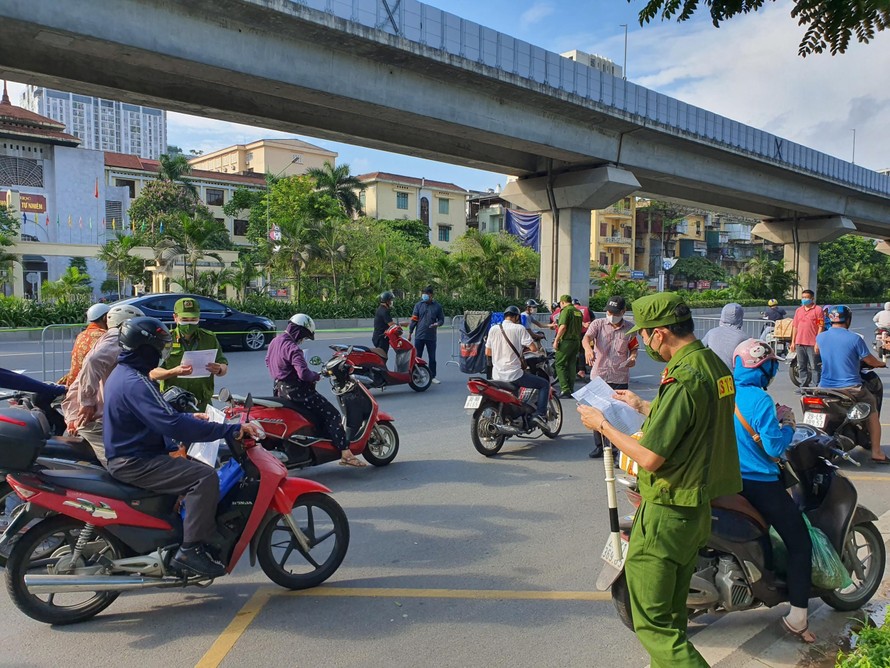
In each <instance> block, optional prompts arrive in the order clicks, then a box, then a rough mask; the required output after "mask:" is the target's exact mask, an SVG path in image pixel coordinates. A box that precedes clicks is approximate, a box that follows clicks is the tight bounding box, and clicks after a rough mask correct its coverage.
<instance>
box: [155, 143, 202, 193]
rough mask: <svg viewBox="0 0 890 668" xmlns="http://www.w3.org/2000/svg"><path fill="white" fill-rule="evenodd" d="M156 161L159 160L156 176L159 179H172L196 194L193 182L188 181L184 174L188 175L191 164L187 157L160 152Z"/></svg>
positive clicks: (196, 190)
mask: <svg viewBox="0 0 890 668" xmlns="http://www.w3.org/2000/svg"><path fill="white" fill-rule="evenodd" d="M158 162H160V168H159V169H158V178H159V179H160V180H161V181H172V182H173V183H179V184H181V185H182V186H184V187H185V189H186V190H188V191H189V192H190V193H192V194H193V195H196V196H197V194H198V189H197V188H195V184H193V183H192V182H191V181H189V180H188V179H187V178H186V176H188V175H189V174H190V173H191V171H192V166H191V165H190V164H189V161H188V159H187V158H186V157H185V156H184V155H182V154H179V155H174V156H169V155H167V154H166V153H162V154H161V155H160V156H159V157H158Z"/></svg>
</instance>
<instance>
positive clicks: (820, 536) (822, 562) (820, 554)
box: [769, 515, 853, 590]
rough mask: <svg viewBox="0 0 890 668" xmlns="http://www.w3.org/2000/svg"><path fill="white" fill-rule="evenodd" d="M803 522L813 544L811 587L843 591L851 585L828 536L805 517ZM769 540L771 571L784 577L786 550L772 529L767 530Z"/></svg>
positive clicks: (786, 570)
mask: <svg viewBox="0 0 890 668" xmlns="http://www.w3.org/2000/svg"><path fill="white" fill-rule="evenodd" d="M803 521H804V522H806V525H807V530H808V531H809V532H810V541H811V542H812V543H813V575H812V583H813V586H814V587H816V588H817V589H828V590H833V589H845V588H846V587H849V586H850V585H852V584H853V581H852V580H851V579H850V574H849V573H848V572H847V569H846V568H845V567H844V564H843V562H842V561H841V558H840V557H839V556H838V555H837V552H835V551H834V548H833V547H832V546H831V543H830V542H829V540H828V536H826V535H825V533H824V532H823V531H822V530H821V529H819V528H818V527H814V526H813V525H812V524H810V520H809V519H808V518H807V516H806V515H804V516H803ZM769 538H770V543H771V544H772V547H773V570H775V572H776V574H778V575H781V576H785V575H786V574H787V573H788V548H786V547H785V543H784V542H783V541H782V539H781V538H780V537H779V534H777V533H776V530H775V529H774V528H773V527H770V528H769Z"/></svg>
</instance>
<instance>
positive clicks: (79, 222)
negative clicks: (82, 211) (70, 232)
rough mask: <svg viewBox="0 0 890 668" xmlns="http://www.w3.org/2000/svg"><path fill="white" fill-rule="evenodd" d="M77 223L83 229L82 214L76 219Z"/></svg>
mask: <svg viewBox="0 0 890 668" xmlns="http://www.w3.org/2000/svg"><path fill="white" fill-rule="evenodd" d="M77 224H78V225H79V226H80V229H83V216H80V217H79V218H78V219H77Z"/></svg>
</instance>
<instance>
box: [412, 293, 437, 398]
mask: <svg viewBox="0 0 890 668" xmlns="http://www.w3.org/2000/svg"><path fill="white" fill-rule="evenodd" d="M444 324H445V312H444V311H443V310H442V305H441V304H440V303H439V302H437V301H436V300H435V299H433V286H432V285H428V286H426V287H425V288H424V289H423V293H422V294H421V295H420V301H419V302H417V303H416V304H415V305H414V311H413V312H412V313H411V324H410V325H409V326H408V340H409V341H410V340H411V337H412V336H413V335H414V333H415V331H416V332H417V339H416V341H417V343H416V346H417V355H418V356H423V351H424V349H426V351H427V362H429V363H430V374H431V375H432V377H433V383H435V384H436V385H438V384H439V383H440V382H441V381H440V380H439V379H438V378H436V335H437V333H438V331H439V327H441V326H442V325H444Z"/></svg>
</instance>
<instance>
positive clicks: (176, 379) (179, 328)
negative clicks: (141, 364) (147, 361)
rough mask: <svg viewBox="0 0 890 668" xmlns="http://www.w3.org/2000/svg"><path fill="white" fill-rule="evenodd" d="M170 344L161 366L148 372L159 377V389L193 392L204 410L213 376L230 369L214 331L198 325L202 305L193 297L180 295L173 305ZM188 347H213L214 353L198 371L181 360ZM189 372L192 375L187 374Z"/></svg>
mask: <svg viewBox="0 0 890 668" xmlns="http://www.w3.org/2000/svg"><path fill="white" fill-rule="evenodd" d="M173 320H174V322H175V323H176V327H174V328H173V331H172V332H171V334H172V335H173V348H172V350H171V352H170V357H168V358H167V361H166V362H164V365H163V368H161V369H155V370H154V371H152V372H151V379H152V380H159V381H161V391H162V392H163V391H166V390H169V389H170V388H171V387H174V386H175V387H181V388H182V389H183V390H185V391H186V392H191V393H192V394H194V395H195V397H196V399H197V404H198V411H199V412H203V411H204V410H205V409H206V408H207V404H209V403H210V400H211V399H212V398H213V377H214V376H225V375H226V372H227V371H228V370H229V361H228V360H227V359H226V356H225V355H223V351H222V346H220V345H219V341H217V339H216V334H214V333H213V332H210V331H207V330H206V329H201V328H200V327H199V326H198V322H199V321H200V320H201V307H200V306H198V300H197V299H195V298H194V297H183V298H182V299H179V300H177V301H176V304H174V305H173ZM187 350H216V357H215V358H214V361H213V362H210V363H209V364H208V365H207V366H206V367H205V368H204V369H203V370H202V371H201V372H198V371H197V370H196V369H192V367H191V366H190V365H183V364H182V357H183V355H184V354H185V352H186V351H187ZM188 376H192V377H191V378H189V377H188Z"/></svg>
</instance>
